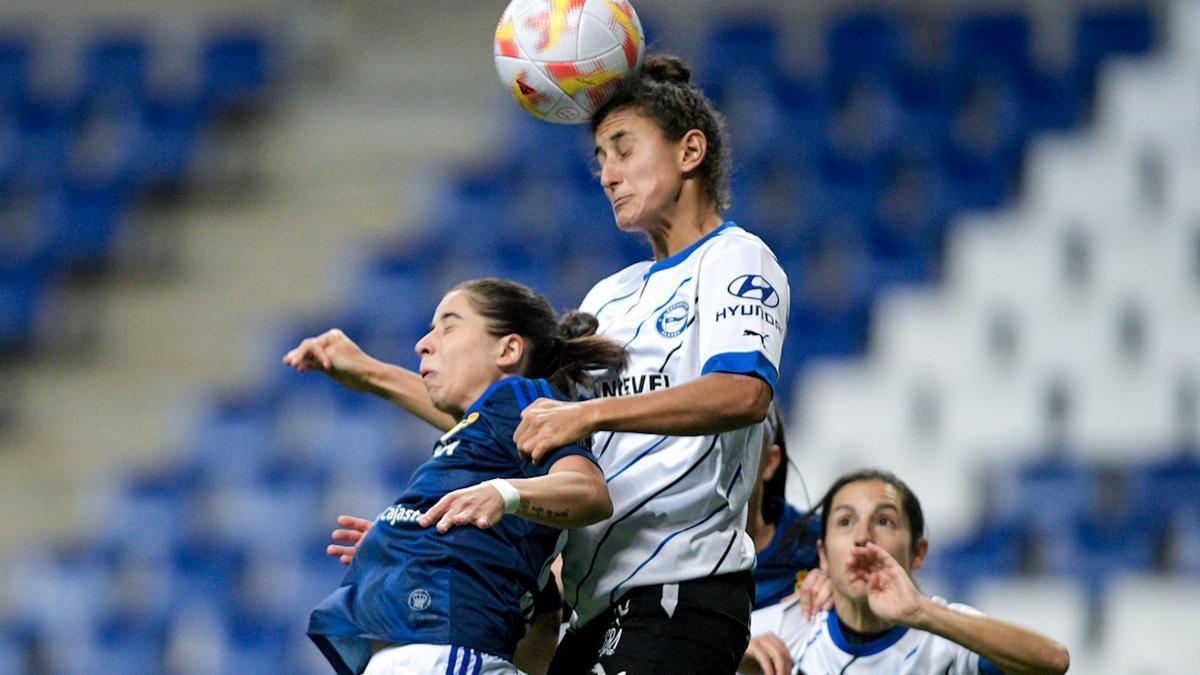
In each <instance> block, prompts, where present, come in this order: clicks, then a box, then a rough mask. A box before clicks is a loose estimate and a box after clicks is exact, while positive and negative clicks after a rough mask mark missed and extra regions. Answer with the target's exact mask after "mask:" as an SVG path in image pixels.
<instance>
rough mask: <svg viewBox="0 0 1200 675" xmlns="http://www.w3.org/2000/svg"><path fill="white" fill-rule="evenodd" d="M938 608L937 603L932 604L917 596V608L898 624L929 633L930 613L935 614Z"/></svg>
mask: <svg viewBox="0 0 1200 675" xmlns="http://www.w3.org/2000/svg"><path fill="white" fill-rule="evenodd" d="M938 607H939V605H938V604H937V603H935V602H933V601H932V600H930V599H929V598H927V597H925V596H924V595H919V596H918V597H917V606H916V607H915V608H914V609H913V611H911V612H909V613H908V614H907V615H906V616H905V617H904V620H903V621H902V622H900V623H903V624H904V625H906V626H908V627H909V628H915V629H917V630H923V631H926V632H929V626H930V624H931V618H932V617H931V616H930V614H931V613H932V612H936V611H937V609H938Z"/></svg>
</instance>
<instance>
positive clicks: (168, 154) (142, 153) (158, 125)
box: [134, 96, 201, 190]
mask: <svg viewBox="0 0 1200 675" xmlns="http://www.w3.org/2000/svg"><path fill="white" fill-rule="evenodd" d="M139 127H140V133H139V134H138V147H137V151H136V153H135V157H136V158H137V159H138V161H137V163H136V165H135V167H134V180H135V181H136V183H137V185H138V187H140V188H142V189H150V190H154V189H162V188H178V187H182V184H183V182H184V180H185V178H186V176H187V172H188V169H189V167H190V166H191V163H192V157H193V155H194V153H195V147H196V143H197V140H198V139H199V137H200V130H201V110H200V108H199V107H198V106H197V105H196V103H195V102H193V101H189V100H170V99H167V98H163V97H161V96H160V97H155V96H151V97H148V98H147V99H146V100H145V101H144V102H143V103H142V106H141V108H140V115H139Z"/></svg>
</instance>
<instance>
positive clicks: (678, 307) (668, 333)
mask: <svg viewBox="0 0 1200 675" xmlns="http://www.w3.org/2000/svg"><path fill="white" fill-rule="evenodd" d="M689 309H691V305H689V304H688V301H687V300H680V301H679V302H677V303H675V304H673V305H671V306H670V307H668V308H666V309H664V310H663V311H662V314H659V315H658V321H656V322H655V325H656V326H657V327H658V334H659V335H662V336H663V337H675V336H676V335H679V334H680V333H682V332H683V329H685V328H687V325H688V310H689Z"/></svg>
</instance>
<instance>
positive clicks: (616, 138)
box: [592, 129, 629, 157]
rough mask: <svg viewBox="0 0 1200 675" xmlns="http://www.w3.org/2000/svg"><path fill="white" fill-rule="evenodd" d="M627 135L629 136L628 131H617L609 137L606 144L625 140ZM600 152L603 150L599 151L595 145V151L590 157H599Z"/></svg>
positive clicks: (598, 147)
mask: <svg viewBox="0 0 1200 675" xmlns="http://www.w3.org/2000/svg"><path fill="white" fill-rule="evenodd" d="M628 135H629V132H628V131H626V130H625V129H621V130H620V131H617V132H616V133H614V134H613V135H612V136H609V137H608V141H607V142H608V143H616V142H617V141H619V140H621V139H622V138H625V137H626V136H628ZM601 152H603V150H601V148H600V146H599V145H597V146H596V150H595V151H594V152H593V153H592V156H593V157H599V156H600V153H601Z"/></svg>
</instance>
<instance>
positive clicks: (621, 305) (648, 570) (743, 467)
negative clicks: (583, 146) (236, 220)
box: [312, 56, 790, 675]
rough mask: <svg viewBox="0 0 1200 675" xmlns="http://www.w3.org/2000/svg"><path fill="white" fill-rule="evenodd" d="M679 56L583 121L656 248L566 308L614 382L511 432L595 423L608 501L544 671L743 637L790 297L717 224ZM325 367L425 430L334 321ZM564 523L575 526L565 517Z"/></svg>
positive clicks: (682, 660) (567, 558)
mask: <svg viewBox="0 0 1200 675" xmlns="http://www.w3.org/2000/svg"><path fill="white" fill-rule="evenodd" d="M689 79H690V71H689V70H688V68H687V66H685V65H684V64H682V63H681V62H680V61H678V60H677V59H674V58H672V57H664V56H650V57H647V58H646V59H645V61H644V66H643V70H642V74H641V75H640V76H639V77H637V78H634V79H632V80H630V81H628V82H627V83H626V84H625V85H624V86H623V87H622V88H621V89H620V90H619V91H618V92H617V93H616V94H615V95H614V97H613V98H612V99H611V100H610V101H609V103H608V104H607V105H606V106H605V107H604V108H602V109H601V111H599V112H598V113H597V115H596V117H595V118H593V120H592V125H593V134H594V140H595V143H596V159H597V161H598V163H599V165H600V181H601V184H602V187H603V188H604V191H605V194H606V195H607V196H608V198H609V200H610V201H611V203H612V205H613V213H614V216H615V218H616V221H617V225H618V227H620V228H621V229H623V230H626V231H630V232H641V233H643V234H645V235H646V236H647V238H648V239H649V241H650V243H651V246H652V249H653V252H654V258H655V260H654V261H647V262H643V263H639V264H637V265H633V266H631V267H629V268H627V269H625V270H622V271H620V272H618V273H617V274H615V275H613V276H611V277H608V278H607V279H604V280H603V281H601V282H600V283H599V284H597V285H596V287H595V288H593V289H592V291H591V292H590V293H589V294H588V296H587V298H586V299H585V300H584V302H583V305H582V307H583V308H588V309H591V310H593V312H594V313H595V314H596V315H597V319H598V320H599V322H600V327H599V330H598V333H599V334H602V335H604V336H606V337H609V338H612V339H615V340H617V341H618V342H620V343H621V344H623V345H624V346H626V348H627V350H628V353H629V357H630V365H629V367H628V369H627V371H626V372H627V374H628V376H627V377H623V378H620V379H617V378H612V377H608V378H602V381H601V382H599V384H598V386H597V387H596V390H595V392H594V394H595V396H596V398H594V399H593V400H590V401H587V402H584V403H581V404H574V403H571V404H567V405H558V404H557V403H556V402H554V401H550V400H545V399H542V400H539V401H536V402H534V403H532V404H530V405H529V406H528V407H527V408H526V413H525V414H524V415H523V416H522V422H521V425H520V427H519V428H518V430H517V432H516V435H515V440H516V442H517V446H518V448H519V449H520V451H521V452H522V453H523V454H525V455H527V456H529V457H532V458H533V459H534V460H535V461H537V460H538V459H540V458H541V457H542V456H543V455H544V454H545V453H546V452H548V451H550V450H552V449H554V448H558V447H562V446H564V445H569V444H571V443H574V442H577V441H581V440H583V439H586V438H588V437H589V436H593V449H594V452H595V454H596V456H597V458H598V461H599V462H600V464H601V467H602V469H603V470H604V471H605V474H606V480H607V482H608V488H609V492H610V495H611V496H612V499H613V504H614V515H613V518H612V519H611V520H610V522H608V523H607V524H606V525H604V526H603V527H599V528H592V529H589V530H588V531H586V532H583V533H582V534H581V535H580V536H579V537H568V543H567V549H566V550H565V551H564V556H563V562H564V569H563V582H564V596H565V600H566V601H567V602H569V603H571V604H572V605H573V606H574V608H575V610H576V611H577V612H578V619H577V621H576V622H575V623H574V627H573V630H572V631H569V632H568V635H567V636H566V638H564V641H563V643H562V644H561V645H560V647H559V650H558V652H557V653H556V656H555V662H554V663H553V664H552V666H551V672H552V673H554V674H555V675H563V674H565V673H592V672H601V673H603V672H608V673H614V674H615V673H620V672H626V673H628V675H635V674H637V673H650V672H653V673H656V674H658V675H667V674H669V673H687V674H688V675H701V674H704V673H720V674H728V673H732V672H734V671H735V670H736V668H737V664H738V663H739V661H740V659H741V657H742V654H743V653H744V651H745V648H746V645H747V643H748V640H749V620H750V610H751V604H752V602H753V599H754V587H753V582H752V579H751V575H750V570H751V568H752V567H753V566H754V559H755V555H754V553H755V552H754V544H753V541H752V540H751V539H750V537H749V536H748V535H747V534H746V533H745V524H746V515H747V514H746V502H747V498H748V496H749V493H750V489H751V487H752V485H753V483H754V479H755V476H756V475H757V468H758V461H759V455H760V448H761V443H762V429H761V426H762V425H761V422H762V420H763V418H764V417H765V416H766V414H767V407H768V406H769V404H770V402H771V399H772V398H773V395H774V388H775V385H776V382H777V379H778V368H779V358H780V354H781V351H782V346H783V340H784V336H785V333H786V325H787V319H788V308H789V304H790V292H789V289H788V284H787V278H786V276H785V275H784V273H783V271H782V269H781V268H780V265H779V263H778V261H777V260H776V258H775V256H774V255H773V254H772V253H771V251H770V249H769V248H768V247H767V246H766V245H765V244H764V243H763V242H762V241H761V240H760V239H758V237H756V236H754V235H753V234H750V233H749V232H747V231H745V230H743V229H742V228H740V227H738V226H737V225H735V224H733V223H729V222H726V221H725V220H724V218H723V217H722V215H721V214H722V212H723V211H724V210H725V209H726V208H728V205H729V196H728V192H729V190H728V178H727V172H728V158H727V153H726V151H725V148H724V140H723V137H722V132H721V122H720V116H719V115H718V114H717V113H716V112H715V111H714V110H713V109H712V107H711V105H710V104H709V102H708V101H707V99H705V98H704V96H703V94H701V93H700V92H699V90H697V89H696V88H695V87H693V86H691V85H690V84H689ZM312 344H313V346H314V348H319V349H320V350H321V351H322V354H323V355H324V357H325V361H324V363H325V371H326V372H327V373H328V374H329V375H330V376H332V377H334V378H335V379H337V380H338V381H339V382H342V383H343V384H345V385H347V386H349V387H352V388H354V389H358V390H361V391H369V392H372V393H375V394H378V395H380V396H383V397H385V398H387V399H389V400H391V401H393V402H394V403H396V404H397V405H400V406H401V407H403V408H405V409H406V410H408V411H409V412H412V413H413V414H415V415H418V416H420V417H421V418H423V419H425V420H427V421H429V422H430V423H432V424H434V425H435V426H439V427H441V428H443V429H444V428H448V427H449V426H450V425H451V424H453V421H452V420H450V419H448V418H447V416H445V415H442V414H441V413H439V412H438V411H436V410H433V409H432V408H431V406H430V405H429V402H428V399H427V397H426V396H425V392H424V391H423V388H422V387H421V385H420V378H419V377H417V376H416V374H415V373H412V372H411V371H406V370H404V369H402V368H398V367H396V366H392V365H389V364H385V363H381V362H379V361H376V360H374V359H372V358H371V357H369V356H367V355H366V354H364V353H363V352H362V350H361V349H359V348H358V347H357V345H354V344H353V343H352V342H350V341H349V340H348V339H346V337H345V336H344V335H341V334H340V333H333V332H331V333H327V334H325V335H322V336H319V337H318V338H313V343H312ZM577 532H578V530H577Z"/></svg>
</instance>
